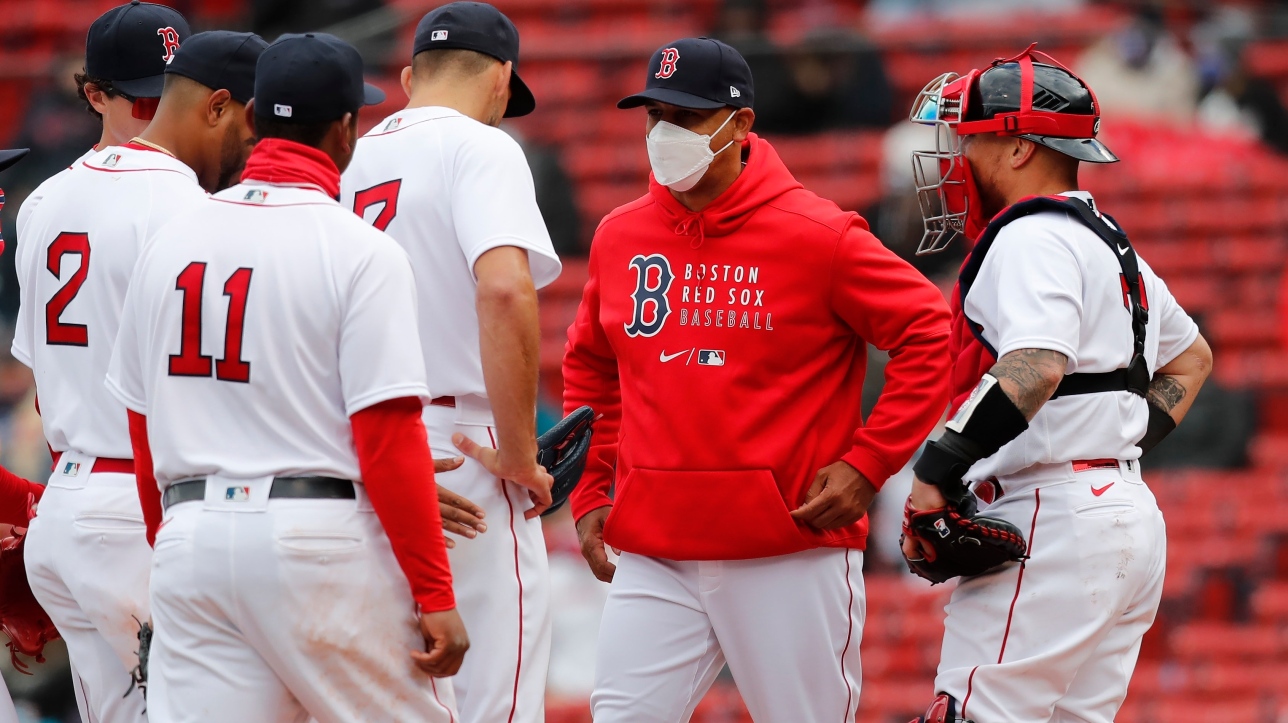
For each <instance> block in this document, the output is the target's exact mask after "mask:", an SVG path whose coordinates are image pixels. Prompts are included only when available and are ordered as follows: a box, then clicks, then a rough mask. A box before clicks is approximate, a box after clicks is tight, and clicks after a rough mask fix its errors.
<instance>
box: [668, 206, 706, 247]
mask: <svg viewBox="0 0 1288 723" xmlns="http://www.w3.org/2000/svg"><path fill="white" fill-rule="evenodd" d="M695 224H696V225H697V227H698V234H697V236H696V237H694V239H693V240H692V241H690V242H689V248H691V249H700V248H702V244H703V243H705V242H706V240H707V229H706V224H704V223H703V222H702V214H694V215H692V216H688V217H686V218H685V219H684V220H683V221H681V222H680V223H678V224H677V225H676V227H675V233H676V234H677V235H679V236H692V235H693V234H692V233H690V231H691V230H692V228H693V226H694V225H695Z"/></svg>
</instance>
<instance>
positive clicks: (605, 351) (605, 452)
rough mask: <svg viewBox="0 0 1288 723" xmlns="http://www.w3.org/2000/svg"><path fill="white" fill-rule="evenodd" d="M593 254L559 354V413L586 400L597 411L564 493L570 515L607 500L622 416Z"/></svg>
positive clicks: (592, 252) (614, 357) (614, 359)
mask: <svg viewBox="0 0 1288 723" xmlns="http://www.w3.org/2000/svg"><path fill="white" fill-rule="evenodd" d="M595 256H596V254H595V246H594V244H592V245H591V250H590V281H589V282H587V284H586V288H585V290H584V291H582V296H581V306H580V307H578V309H577V319H576V320H575V321H574V322H573V324H572V326H571V327H569V328H568V345H567V346H566V347H565V348H564V359H563V379H564V414H568V413H571V412H572V411H573V410H574V409H576V408H578V407H580V406H582V405H583V404H588V405H590V407H591V408H592V409H594V410H595V413H596V414H599V415H602V418H601V419H599V421H597V422H595V434H594V436H593V437H592V438H591V447H590V454H589V455H588V456H587V459H586V471H585V472H583V473H582V475H581V482H580V483H579V484H578V485H577V487H576V488H575V489H574V490H573V492H572V496H571V497H570V502H571V504H572V515H573V518H574V519H578V520H579V519H581V518H582V516H584V515H585V514H586V513H587V512H590V511H591V510H595V509H598V508H600V507H603V506H605V505H611V504H613V501H612V499H610V498H609V496H608V490H609V487H610V486H611V485H612V482H613V471H614V469H615V467H616V465H617V437H618V428H619V427H620V426H621V422H622V390H621V387H620V384H619V381H618V376H617V355H616V354H615V353H614V351H613V347H612V345H611V344H609V343H608V337H607V336H606V335H605V334H604V327H603V326H601V325H600V323H599V275H598V273H597V272H596V268H597V264H596V261H595Z"/></svg>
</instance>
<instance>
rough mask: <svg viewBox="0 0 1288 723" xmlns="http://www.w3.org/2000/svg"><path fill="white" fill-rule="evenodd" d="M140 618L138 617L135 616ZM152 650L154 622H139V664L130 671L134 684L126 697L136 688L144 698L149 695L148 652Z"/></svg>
mask: <svg viewBox="0 0 1288 723" xmlns="http://www.w3.org/2000/svg"><path fill="white" fill-rule="evenodd" d="M135 620H138V618H135ZM151 650H152V623H144V622H140V623H139V652H138V655H139V664H138V665H136V666H134V670H131V671H130V679H131V680H132V681H134V685H133V686H132V687H131V688H130V690H127V691H125V695H126V697H128V696H129V695H130V693H131V692H132V691H133V689H134V688H138V689H139V692H140V693H142V694H143V697H144V699H146V698H147V697H148V654H149V653H150V652H151Z"/></svg>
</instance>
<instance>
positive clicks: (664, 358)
mask: <svg viewBox="0 0 1288 723" xmlns="http://www.w3.org/2000/svg"><path fill="white" fill-rule="evenodd" d="M691 351H693V350H692V349H685V350H684V351H677V352H676V353H674V354H667V353H666V350H665V349H663V350H662V354H661V355H660V356H658V361H661V362H662V363H663V364H665V363H667V362H669V361H671V360H672V359H675V358H676V357H682V356H684V355H685V354H688V353H689V352H691Z"/></svg>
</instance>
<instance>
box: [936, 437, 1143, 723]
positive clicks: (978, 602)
mask: <svg viewBox="0 0 1288 723" xmlns="http://www.w3.org/2000/svg"><path fill="white" fill-rule="evenodd" d="M1004 485H1005V482H1004ZM983 514H985V515H989V516H994V517H1000V518H1002V519H1005V520H1008V521H1010V522H1012V523H1013V524H1015V525H1016V526H1017V527H1019V528H1020V530H1021V531H1023V532H1024V536H1025V538H1026V539H1027V540H1028V542H1029V555H1030V557H1029V559H1028V561H1027V562H1024V563H1012V564H1009V565H1007V566H1005V567H1003V568H1002V569H1001V570H999V571H997V572H994V573H990V574H986V575H980V576H978V577H974V578H969V579H966V580H963V581H962V582H961V583H960V584H959V585H958V586H957V589H956V590H955V591H954V592H953V595H952V598H951V601H950V602H949V604H948V606H947V608H946V611H947V619H946V621H945V631H944V644H943V652H942V656H941V658H940V663H939V674H938V677H937V678H936V679H935V687H936V689H937V690H939V691H942V692H946V693H949V694H950V695H952V696H953V697H955V698H956V699H957V701H958V704H959V706H960V709H959V714H960V715H961V716H962V717H964V718H969V719H971V720H974V721H976V723H1001V722H1002V721H1006V722H1007V723H1047V722H1048V721H1049V722H1051V723H1075V722H1076V723H1112V721H1113V720H1114V716H1115V715H1116V714H1117V712H1118V708H1119V707H1120V706H1122V702H1123V699H1124V698H1126V696H1127V683H1128V681H1129V680H1130V679H1131V674H1132V670H1133V669H1134V668H1135V666H1136V656H1137V654H1138V653H1139V652H1140V641H1141V638H1142V637H1143V636H1144V635H1145V631H1146V630H1148V629H1149V627H1150V625H1152V624H1153V622H1154V614H1155V613H1156V612H1157V611H1158V603H1159V600H1160V598H1161V597H1162V592H1163V572H1164V566H1165V561H1166V556H1167V555H1166V548H1167V536H1166V531H1165V529H1164V525H1163V516H1162V513H1160V512H1159V510H1158V505H1157V503H1156V502H1155V500H1154V495H1153V493H1152V492H1150V490H1149V488H1148V487H1146V486H1145V484H1144V482H1142V481H1141V477H1140V465H1139V463H1132V464H1131V465H1128V464H1127V463H1125V462H1123V463H1120V464H1119V466H1118V467H1110V468H1109V469H1093V470H1088V471H1083V472H1077V473H1075V472H1073V471H1072V469H1071V466H1070V465H1068V464H1065V465H1063V470H1062V471H1061V472H1060V474H1059V479H1057V480H1056V481H1055V482H1054V483H1051V482H1046V483H1044V484H1042V485H1041V486H1040V487H1039V488H1037V489H1033V488H1031V487H1030V488H1028V489H1021V490H1020V491H1017V492H1014V493H1012V492H1007V493H1006V494H1005V495H1004V496H1003V497H1002V498H1001V499H999V500H997V501H996V502H994V503H993V504H992V505H991V506H988V507H985V508H984V509H983Z"/></svg>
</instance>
